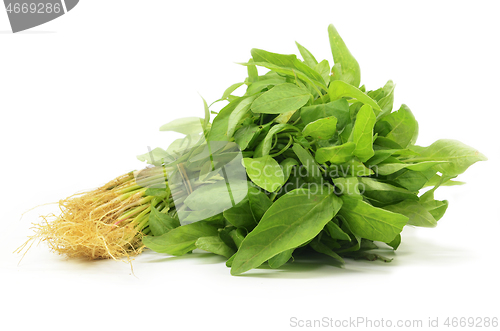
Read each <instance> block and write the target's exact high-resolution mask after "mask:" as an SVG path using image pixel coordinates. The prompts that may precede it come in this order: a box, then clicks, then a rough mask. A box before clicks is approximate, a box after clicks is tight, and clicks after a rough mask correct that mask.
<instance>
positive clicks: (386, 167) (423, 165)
mask: <svg viewBox="0 0 500 331" xmlns="http://www.w3.org/2000/svg"><path fill="white" fill-rule="evenodd" d="M446 162H447V161H424V162H419V163H412V164H408V163H382V164H379V165H377V166H376V169H377V173H378V174H379V175H382V176H387V175H390V174H393V173H395V172H397V171H399V170H401V169H409V170H413V171H425V170H428V169H430V168H432V167H434V166H435V165H437V164H442V163H446Z"/></svg>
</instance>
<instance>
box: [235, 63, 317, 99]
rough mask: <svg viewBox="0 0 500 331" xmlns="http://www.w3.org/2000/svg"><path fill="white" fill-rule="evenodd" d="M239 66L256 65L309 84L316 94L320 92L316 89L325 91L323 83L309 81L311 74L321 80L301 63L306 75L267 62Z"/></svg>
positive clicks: (313, 80)
mask: <svg viewBox="0 0 500 331" xmlns="http://www.w3.org/2000/svg"><path fill="white" fill-rule="evenodd" d="M296 61H297V62H299V63H302V62H300V61H298V60H296ZM240 64H241V65H244V66H248V65H258V66H261V67H264V68H267V69H270V70H272V71H273V72H275V73H277V74H280V75H287V76H289V77H290V79H296V78H299V79H301V80H303V81H305V82H306V83H307V84H309V86H311V87H312V88H314V89H315V90H316V92H321V91H319V90H318V88H319V89H322V90H325V91H327V87H326V85H325V83H324V82H321V81H317V80H315V79H311V78H310V77H309V76H312V74H311V73H314V75H317V76H318V77H319V79H320V80H322V79H323V78H322V77H321V76H320V75H319V74H318V73H317V72H315V71H314V70H312V69H310V68H309V67H308V66H306V65H305V64H303V63H302V65H303V66H304V67H305V68H302V70H307V71H309V73H308V74H304V73H303V72H302V71H300V70H298V69H294V68H291V67H282V66H279V65H276V64H272V63H268V62H253V63H240Z"/></svg>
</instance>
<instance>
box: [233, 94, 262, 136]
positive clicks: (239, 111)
mask: <svg viewBox="0 0 500 331" xmlns="http://www.w3.org/2000/svg"><path fill="white" fill-rule="evenodd" d="M257 96H258V94H256V95H252V96H251V97H247V98H244V99H243V100H242V101H241V102H240V103H239V104H238V105H237V106H236V107H235V108H234V110H233V111H232V112H231V114H230V115H229V119H228V122H227V137H228V139H229V138H231V137H232V136H233V134H234V131H236V127H237V125H238V124H239V123H240V120H241V119H242V118H243V116H245V114H246V113H247V112H248V111H249V110H250V106H251V105H252V102H253V101H254V100H255V98H257Z"/></svg>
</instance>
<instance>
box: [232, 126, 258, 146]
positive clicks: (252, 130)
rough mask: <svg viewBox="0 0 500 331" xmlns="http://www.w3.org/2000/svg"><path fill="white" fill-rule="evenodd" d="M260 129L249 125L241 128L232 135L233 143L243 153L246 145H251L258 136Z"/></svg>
mask: <svg viewBox="0 0 500 331" xmlns="http://www.w3.org/2000/svg"><path fill="white" fill-rule="evenodd" d="M261 130H262V128H261V127H260V126H258V125H257V124H253V123H252V124H249V125H245V126H243V127H241V128H240V129H238V131H236V133H235V134H234V141H235V142H236V143H237V144H238V146H239V147H240V149H241V150H242V151H244V150H245V149H246V148H247V147H248V145H250V144H252V143H253V142H254V141H255V139H256V138H257V137H258V136H259V134H260V132H261Z"/></svg>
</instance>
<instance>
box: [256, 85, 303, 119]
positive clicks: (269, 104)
mask: <svg viewBox="0 0 500 331" xmlns="http://www.w3.org/2000/svg"><path fill="white" fill-rule="evenodd" d="M310 98H311V94H310V93H309V91H308V90H306V89H304V88H300V87H297V85H294V84H290V83H283V84H279V85H276V86H275V87H273V88H272V89H270V90H269V91H267V92H264V93H262V95H260V96H259V97H258V98H257V99H255V101H254V102H253V103H252V111H253V112H254V113H265V114H281V113H286V112H289V111H292V110H297V109H299V108H300V107H302V106H303V105H305V104H306V103H307V102H308V101H309V99H310Z"/></svg>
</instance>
